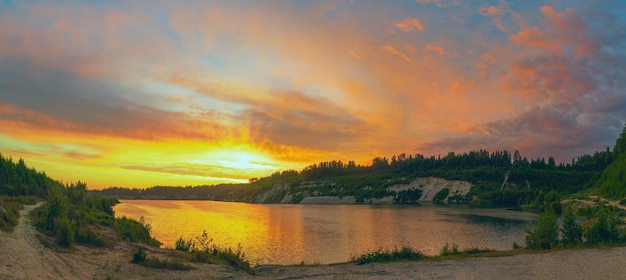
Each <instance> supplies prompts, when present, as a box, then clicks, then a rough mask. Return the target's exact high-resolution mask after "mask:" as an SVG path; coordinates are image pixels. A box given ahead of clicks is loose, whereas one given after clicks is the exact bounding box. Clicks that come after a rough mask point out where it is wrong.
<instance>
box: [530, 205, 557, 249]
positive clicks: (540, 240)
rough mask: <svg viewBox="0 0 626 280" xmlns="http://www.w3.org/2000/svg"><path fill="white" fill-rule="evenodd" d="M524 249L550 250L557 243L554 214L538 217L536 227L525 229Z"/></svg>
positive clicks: (543, 214) (547, 213) (546, 213)
mask: <svg viewBox="0 0 626 280" xmlns="http://www.w3.org/2000/svg"><path fill="white" fill-rule="evenodd" d="M525 242H526V247H527V248H529V249H550V248H553V247H555V246H556V245H557V244H558V242H559V225H558V224H557V217H556V215H555V214H554V213H551V212H544V213H542V214H541V215H539V220H538V221H537V226H534V227H532V226H530V227H528V228H526V240H525Z"/></svg>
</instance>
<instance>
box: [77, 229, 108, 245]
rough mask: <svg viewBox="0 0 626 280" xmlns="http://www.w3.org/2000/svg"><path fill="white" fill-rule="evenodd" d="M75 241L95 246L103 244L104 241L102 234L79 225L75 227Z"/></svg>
mask: <svg viewBox="0 0 626 280" xmlns="http://www.w3.org/2000/svg"><path fill="white" fill-rule="evenodd" d="M76 242H78V243H82V244H90V245H94V246H96V247H103V246H105V241H104V239H103V238H102V236H101V235H100V234H99V233H98V232H97V231H96V230H94V229H92V228H89V227H87V226H79V227H77V228H76Z"/></svg>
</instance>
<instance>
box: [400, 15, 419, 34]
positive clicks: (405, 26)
mask: <svg viewBox="0 0 626 280" xmlns="http://www.w3.org/2000/svg"><path fill="white" fill-rule="evenodd" d="M395 25H396V27H397V28H398V29H400V30H402V31H404V32H411V30H414V29H415V30H419V31H424V27H423V26H422V23H421V22H420V21H419V20H417V19H416V18H405V19H403V20H402V21H401V22H398V23H396V24H395Z"/></svg>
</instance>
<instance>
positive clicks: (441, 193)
mask: <svg viewBox="0 0 626 280" xmlns="http://www.w3.org/2000/svg"><path fill="white" fill-rule="evenodd" d="M448 194H450V189H448V188H443V189H441V190H440V191H439V192H437V193H436V194H435V196H433V202H434V203H442V201H443V200H444V199H446V197H448Z"/></svg>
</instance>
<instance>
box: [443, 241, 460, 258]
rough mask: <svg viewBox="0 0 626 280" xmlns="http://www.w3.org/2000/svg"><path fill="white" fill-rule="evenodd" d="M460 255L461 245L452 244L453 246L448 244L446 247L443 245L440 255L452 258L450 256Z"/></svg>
mask: <svg viewBox="0 0 626 280" xmlns="http://www.w3.org/2000/svg"><path fill="white" fill-rule="evenodd" d="M458 254H459V245H458V244H456V243H452V246H450V245H449V244H448V243H446V245H443V248H441V252H440V253H439V255H441V256H450V255H458Z"/></svg>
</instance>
